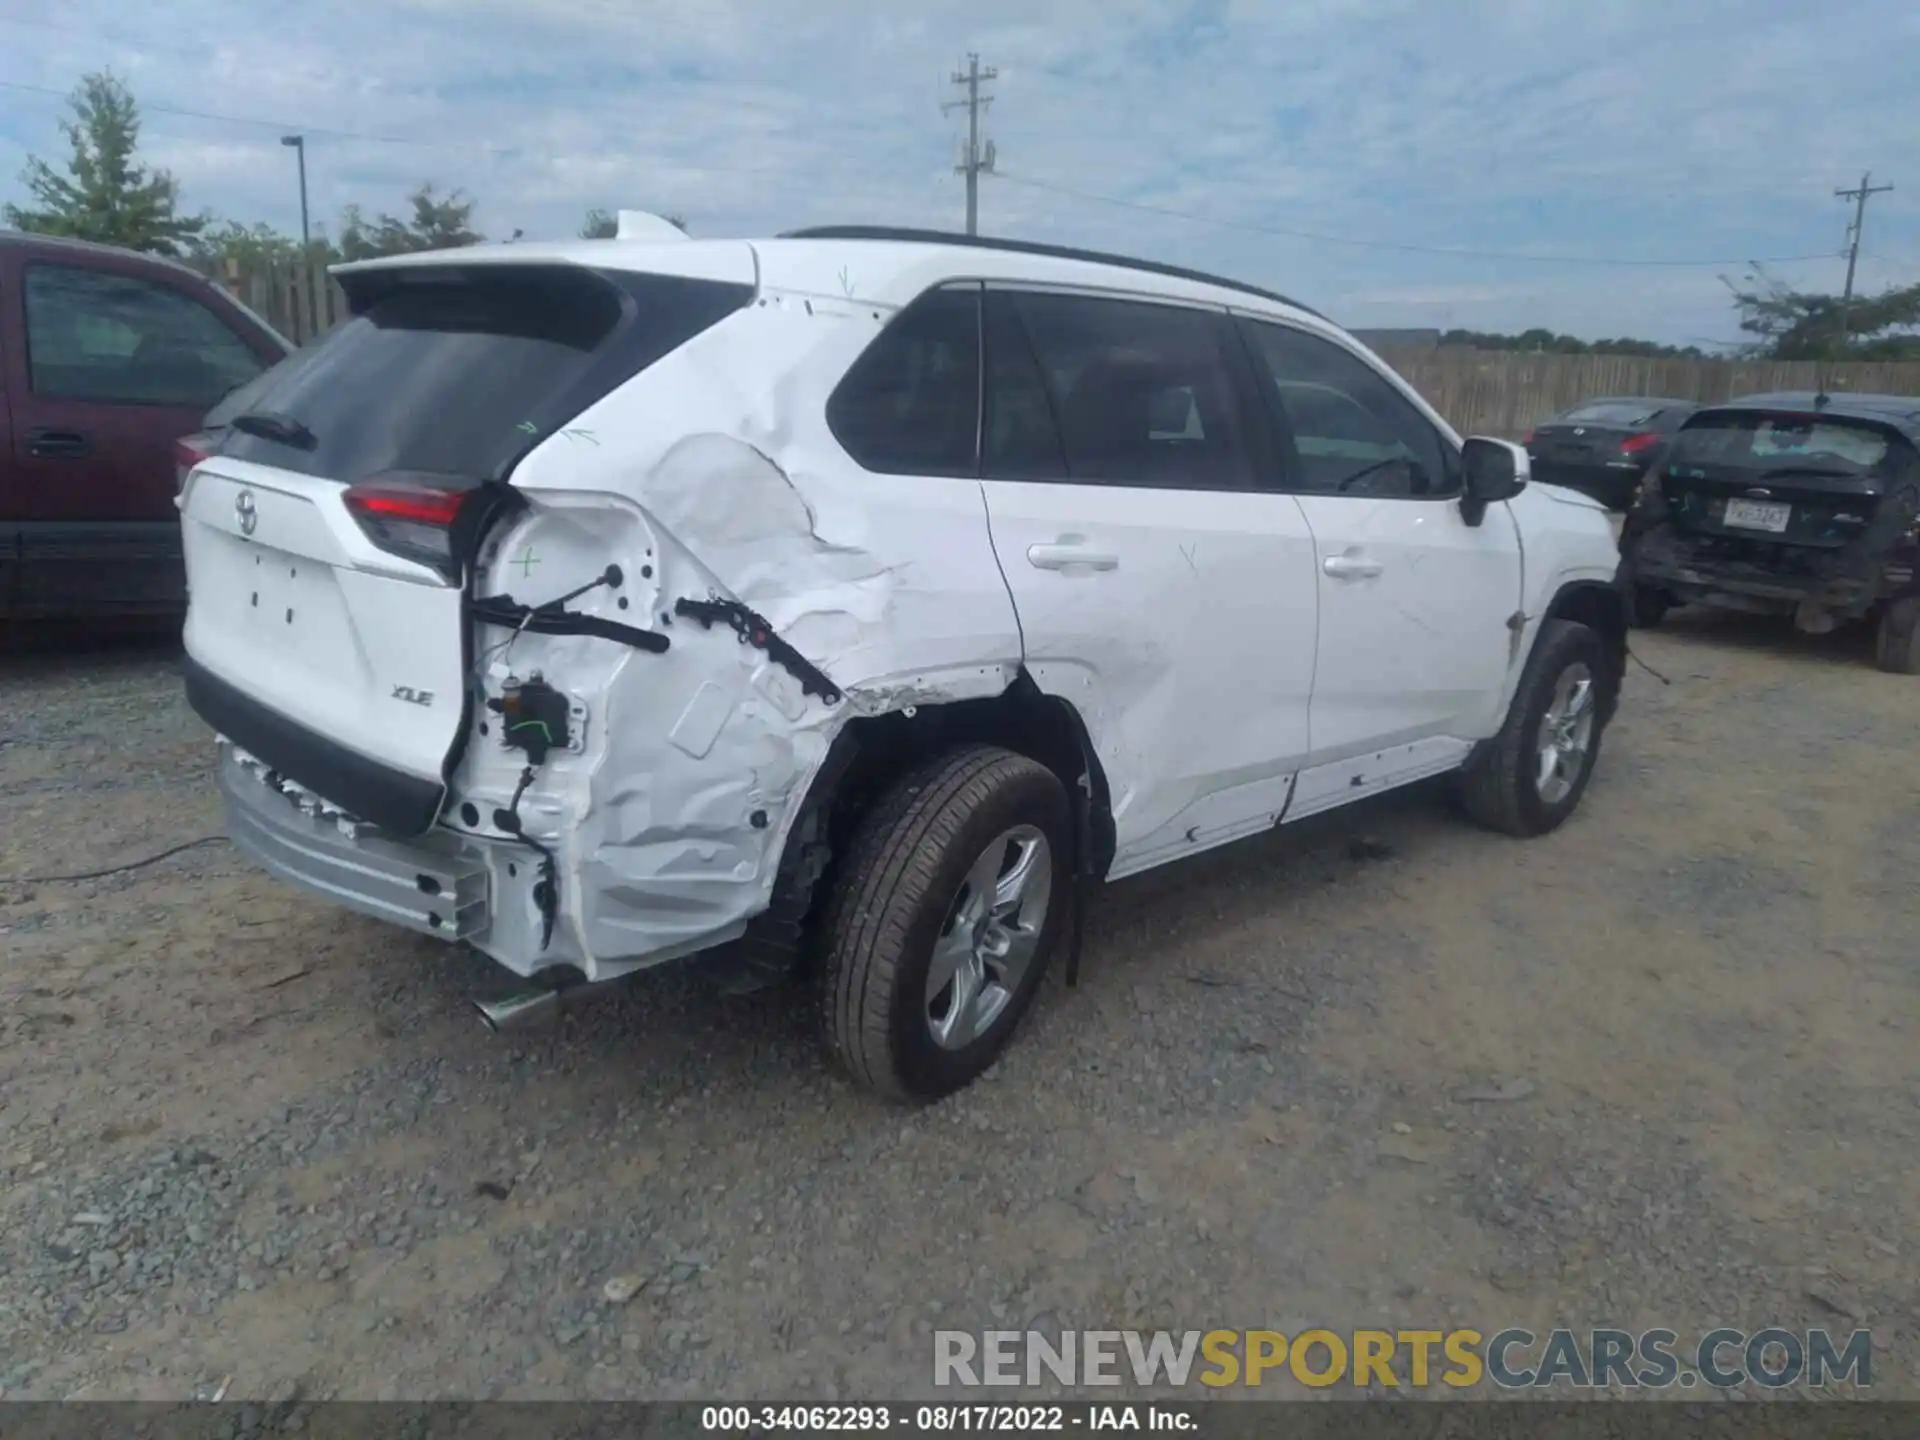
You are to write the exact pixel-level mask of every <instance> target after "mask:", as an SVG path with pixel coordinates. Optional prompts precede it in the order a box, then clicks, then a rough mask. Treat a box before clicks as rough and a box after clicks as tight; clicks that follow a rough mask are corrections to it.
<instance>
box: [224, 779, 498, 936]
mask: <svg viewBox="0 0 1920 1440" xmlns="http://www.w3.org/2000/svg"><path fill="white" fill-rule="evenodd" d="M219 784H220V794H221V798H222V799H223V800H224V801H225V804H226V812H227V833H228V834H229V835H230V836H231V837H232V839H233V843H234V845H235V846H236V847H238V848H239V850H240V851H241V853H242V854H244V855H246V856H247V857H248V858H249V859H251V860H253V861H254V862H255V863H256V864H258V865H260V866H262V867H263V868H264V869H266V870H268V871H270V872H272V873H273V874H274V875H277V876H279V877H280V878H281V879H283V880H286V881H288V882H290V883H291V884H294V885H298V886H300V887H301V888H303V889H305V890H309V891H312V892H313V893H314V894H316V895H319V896H321V897H322V898H324V899H327V900H331V901H333V902H334V903H335V904H338V905H344V906H346V907H347V908H348V909H350V910H357V911H359V912H360V913H361V914H363V915H370V916H372V917H373V918H374V919H376V920H385V921H387V922H388V923H390V924H394V925H401V926H405V927H406V928H407V929H409V930H415V931H418V932H419V933H421V934H423V935H432V936H434V937H435V938H437V939H441V940H471V939H474V938H475V937H477V936H480V935H482V934H483V933H484V932H485V931H486V930H487V928H488V917H489V910H490V905H489V900H490V885H489V873H488V867H487V864H486V860H485V858H484V857H483V856H482V855H480V854H478V853H477V852H475V851H474V850H472V849H471V848H470V847H468V846H466V845H464V844H463V843H462V842H461V840H460V838H459V837H458V836H456V835H453V834H451V833H450V832H447V831H437V832H435V833H434V834H431V835H428V836H424V837H421V838H418V839H413V840H408V841H406V842H404V843H401V842H398V841H394V840H390V839H387V838H384V837H382V836H380V835H377V834H372V833H369V832H367V831H366V830H364V829H363V828H362V827H361V826H360V825H359V824H358V822H356V821H355V820H354V819H353V818H352V817H351V816H350V815H347V814H344V813H343V812H342V811H341V810H340V809H338V808H337V807H336V806H334V805H331V804H329V803H328V802H327V801H325V800H323V799H321V798H320V797H319V796H318V795H315V794H313V793H312V792H311V791H308V790H306V789H305V788H304V787H302V786H300V785H298V784H295V783H293V782H290V781H288V780H286V779H285V778H282V777H281V776H279V775H277V774H276V773H275V772H274V771H273V770H272V768H271V767H269V766H268V765H267V764H266V762H265V761H263V760H261V759H259V758H257V757H255V756H253V755H250V754H248V753H247V752H246V751H244V750H241V749H238V748H236V747H235V746H234V745H233V744H231V743H229V742H227V741H222V743H221V746H220V768H219Z"/></svg>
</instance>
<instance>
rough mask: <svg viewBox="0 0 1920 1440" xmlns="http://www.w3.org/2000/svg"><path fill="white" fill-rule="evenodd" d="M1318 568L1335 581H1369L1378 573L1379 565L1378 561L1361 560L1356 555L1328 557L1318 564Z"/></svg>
mask: <svg viewBox="0 0 1920 1440" xmlns="http://www.w3.org/2000/svg"><path fill="white" fill-rule="evenodd" d="M1320 568H1321V569H1322V570H1324V571H1326V572H1327V574H1329V575H1331V576H1332V577H1333V578H1334V579H1336V580H1371V579H1372V578H1373V577H1374V576H1376V575H1378V574H1379V573H1380V570H1381V565H1380V562H1379V561H1378V560H1362V559H1361V558H1360V557H1359V556H1357V555H1329V556H1328V557H1327V558H1326V559H1325V560H1323V561H1321V562H1320Z"/></svg>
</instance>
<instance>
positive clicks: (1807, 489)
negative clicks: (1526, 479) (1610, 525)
mask: <svg viewBox="0 0 1920 1440" xmlns="http://www.w3.org/2000/svg"><path fill="white" fill-rule="evenodd" d="M1916 558H1920V398H1915V397H1911V396H1894V395H1810V394H1804V393H1802V394H1776V395H1753V396H1748V397H1746V398H1744V399H1740V400H1734V401H1731V402H1729V403H1727V404H1724V405H1717V406H1713V407H1710V408H1707V409H1703V410H1701V411H1699V412H1698V413H1696V414H1695V415H1694V416H1693V417H1692V418H1691V419H1689V420H1688V421H1687V423H1686V424H1685V425H1684V426H1683V427H1682V428H1681V429H1680V431H1679V432H1678V433H1677V434H1676V435H1675V436H1674V439H1673V443H1672V446H1671V448H1670V449H1669V451H1668V453H1667V456H1666V459H1665V462H1664V463H1663V465H1662V466H1661V468H1660V469H1659V470H1658V471H1656V472H1655V473H1654V474H1652V475H1651V476H1649V478H1648V481H1647V483H1646V485H1645V487H1644V488H1643V489H1642V491H1641V495H1640V498H1639V500H1638V502H1637V503H1636V504H1635V506H1634V508H1633V509H1632V511H1630V512H1629V514H1628V516H1627V519H1626V522H1625V525H1624V527H1623V529H1622V533H1621V567H1622V568H1621V575H1622V579H1623V581H1624V582H1625V583H1626V584H1628V585H1629V586H1630V587H1631V588H1632V594H1633V599H1634V606H1635V611H1636V615H1637V618H1638V619H1639V621H1640V623H1642V624H1653V623H1657V622H1658V621H1659V619H1660V618H1661V616H1662V615H1664V613H1665V612H1666V611H1667V609H1668V608H1670V607H1671V606H1674V605H1707V606H1712V607H1715V608H1718V609H1724V610H1743V611H1748V612H1751V613H1757V614H1769V615H1779V616H1782V617H1790V618H1791V619H1792V621H1793V623H1794V625H1795V628H1797V629H1799V630H1802V631H1804V632H1806V633H1809V634H1823V633H1825V632H1827V631H1830V630H1833V629H1836V628H1837V627H1839V626H1841V625H1843V624H1848V623H1851V622H1856V621H1863V620H1864V621H1870V622H1871V623H1873V624H1874V625H1875V626H1876V627H1877V635H1876V643H1875V656H1876V659H1877V661H1878V663H1879V665H1880V668H1881V669H1883V670H1889V671H1893V672H1895V673H1898V674H1904V675H1913V674H1920V640H1916V634H1915V632H1916V623H1917V622H1920V593H1917V592H1916V589H1915V585H1914V567H1915V561H1916Z"/></svg>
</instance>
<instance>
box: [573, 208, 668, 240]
mask: <svg viewBox="0 0 1920 1440" xmlns="http://www.w3.org/2000/svg"><path fill="white" fill-rule="evenodd" d="M660 218H661V219H662V220H665V221H666V222H667V223H668V224H669V225H671V226H673V228H674V229H676V230H678V231H679V232H680V233H681V234H682V235H684V234H686V233H687V222H686V221H685V220H684V219H682V218H681V217H680V216H678V215H662V216H661V217H660ZM619 233H620V217H619V216H617V215H615V214H614V213H613V212H612V211H611V210H602V209H599V208H598V207H596V208H594V209H592V210H589V211H588V212H587V219H586V223H585V224H584V225H582V226H581V227H580V238H581V239H582V240H611V239H613V237H614V236H615V235H617V234H619Z"/></svg>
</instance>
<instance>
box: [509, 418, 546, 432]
mask: <svg viewBox="0 0 1920 1440" xmlns="http://www.w3.org/2000/svg"><path fill="white" fill-rule="evenodd" d="M513 428H514V429H516V430H518V431H519V432H520V433H521V434H522V435H538V434H539V433H540V427H539V426H538V425H536V424H534V423H533V421H531V420H522V421H521V422H520V423H519V424H518V425H516V426H514V427H513Z"/></svg>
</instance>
